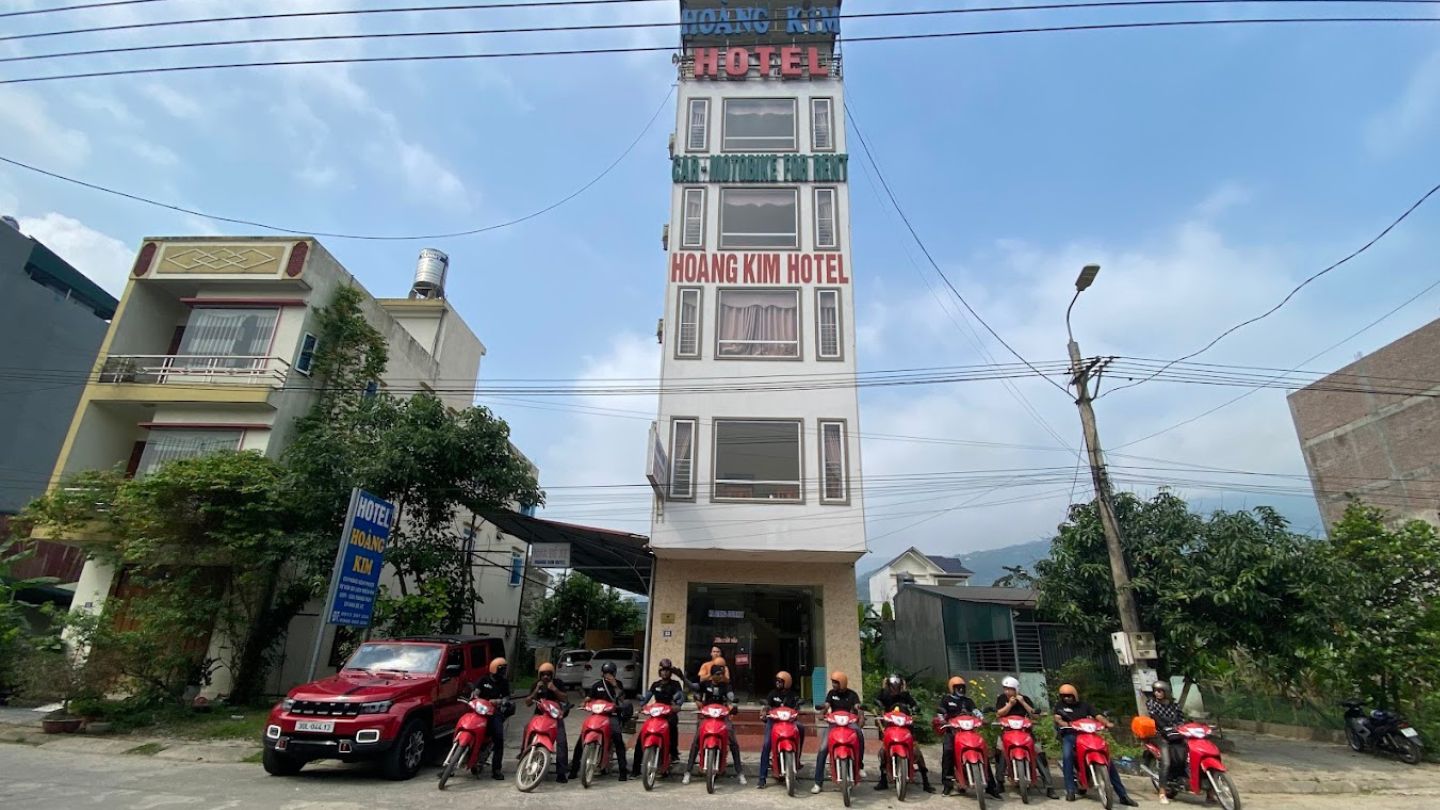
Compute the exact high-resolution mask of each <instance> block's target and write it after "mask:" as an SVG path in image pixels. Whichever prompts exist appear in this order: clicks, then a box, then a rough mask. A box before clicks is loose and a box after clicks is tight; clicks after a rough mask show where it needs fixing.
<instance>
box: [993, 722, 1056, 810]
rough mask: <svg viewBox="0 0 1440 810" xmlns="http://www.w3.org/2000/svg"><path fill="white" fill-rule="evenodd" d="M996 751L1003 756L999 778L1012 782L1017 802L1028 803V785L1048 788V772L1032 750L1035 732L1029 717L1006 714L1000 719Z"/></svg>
mask: <svg viewBox="0 0 1440 810" xmlns="http://www.w3.org/2000/svg"><path fill="white" fill-rule="evenodd" d="M996 725H998V726H1000V728H1001V729H1002V731H1001V732H1000V750H1001V752H1003V753H1004V755H1005V757H1004V758H1005V772H1004V773H1003V774H999V775H998V776H999V778H1001V779H1006V780H1008V781H1010V782H1013V783H1014V784H1015V788H1016V790H1017V791H1018V792H1019V793H1020V801H1021V802H1022V803H1024V804H1029V803H1030V788H1032V787H1041V786H1043V787H1044V789H1045V791H1046V792H1047V793H1048V792H1049V791H1050V790H1051V787H1050V778H1049V774H1047V773H1046V772H1045V771H1043V770H1041V769H1040V756H1039V753H1038V752H1037V751H1036V750H1035V734H1034V732H1033V731H1031V729H1032V727H1033V724H1032V723H1031V722H1030V718H1028V717H1022V716H1019V715H1013V714H1012V715H1009V716H1007V717H1002V718H1000V722H999V723H997V724H996Z"/></svg>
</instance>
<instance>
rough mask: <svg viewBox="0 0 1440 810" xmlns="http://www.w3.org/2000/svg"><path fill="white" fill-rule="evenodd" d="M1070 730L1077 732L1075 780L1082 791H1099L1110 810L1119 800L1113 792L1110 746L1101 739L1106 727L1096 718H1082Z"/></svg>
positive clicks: (1106, 809)
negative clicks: (1111, 789) (1111, 790)
mask: <svg viewBox="0 0 1440 810" xmlns="http://www.w3.org/2000/svg"><path fill="white" fill-rule="evenodd" d="M1070 728H1072V729H1074V731H1075V768H1076V771H1077V773H1076V774H1075V778H1076V779H1077V780H1078V781H1079V783H1080V789H1081V790H1083V791H1087V792H1088V791H1089V790H1090V788H1092V787H1093V788H1095V794H1096V795H1097V796H1098V797H1099V798H1100V804H1102V805H1104V807H1105V810H1110V806H1111V805H1112V804H1114V802H1115V797H1114V795H1112V794H1111V792H1110V744H1109V743H1107V742H1105V738H1104V737H1102V736H1100V732H1101V731H1103V730H1104V729H1105V726H1104V724H1103V723H1101V722H1100V721H1099V720H1096V719H1095V718H1093V717H1081V718H1079V719H1077V720H1075V721H1074V722H1072V723H1071V724H1070Z"/></svg>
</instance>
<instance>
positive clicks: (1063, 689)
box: [1060, 683, 1080, 698]
mask: <svg viewBox="0 0 1440 810" xmlns="http://www.w3.org/2000/svg"><path fill="white" fill-rule="evenodd" d="M1060 694H1062V695H1072V696H1074V697H1077V698H1078V697H1080V690H1078V689H1076V688H1075V687H1074V686H1071V685H1070V684H1068V683H1064V684H1061V685H1060Z"/></svg>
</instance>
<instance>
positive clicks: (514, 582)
mask: <svg viewBox="0 0 1440 810" xmlns="http://www.w3.org/2000/svg"><path fill="white" fill-rule="evenodd" d="M524 580H525V558H524V557H521V556H520V555H519V554H511V555H510V587H512V588H518V587H520V583H521V582H523V581H524Z"/></svg>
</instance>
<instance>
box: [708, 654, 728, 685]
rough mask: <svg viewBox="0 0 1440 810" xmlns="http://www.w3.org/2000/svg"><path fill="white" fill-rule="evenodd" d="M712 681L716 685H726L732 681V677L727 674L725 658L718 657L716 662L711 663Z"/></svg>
mask: <svg viewBox="0 0 1440 810" xmlns="http://www.w3.org/2000/svg"><path fill="white" fill-rule="evenodd" d="M710 680H712V681H714V682H715V683H725V682H726V681H729V680H730V676H729V675H727V674H726V672H725V659H724V658H721V657H719V656H716V657H715V660H713V661H711V662H710Z"/></svg>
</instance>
